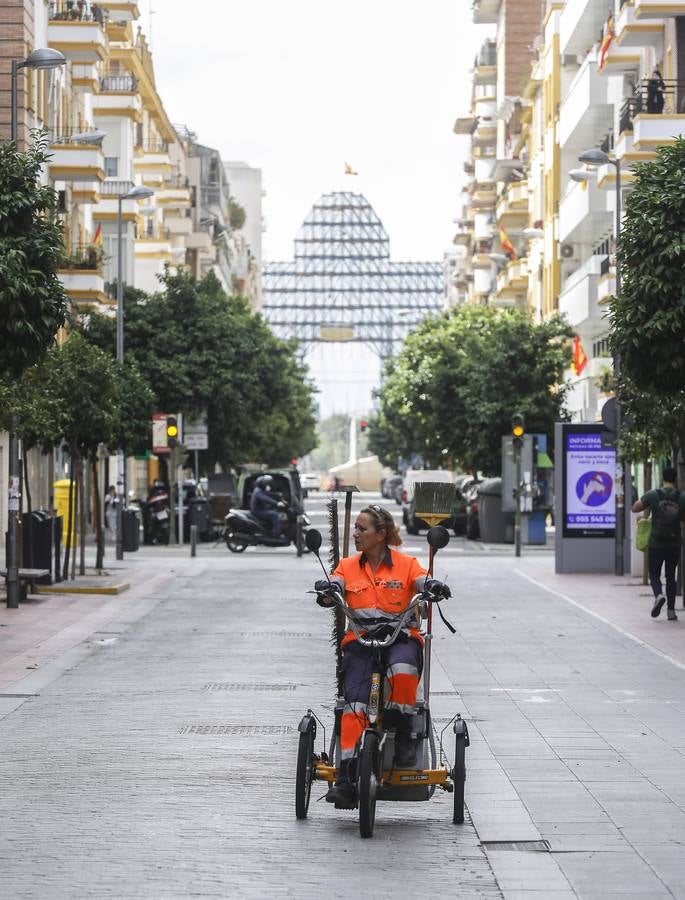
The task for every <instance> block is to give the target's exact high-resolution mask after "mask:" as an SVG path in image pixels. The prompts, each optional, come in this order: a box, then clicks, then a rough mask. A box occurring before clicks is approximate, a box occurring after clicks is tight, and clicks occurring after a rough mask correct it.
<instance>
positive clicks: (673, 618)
mask: <svg viewBox="0 0 685 900" xmlns="http://www.w3.org/2000/svg"><path fill="white" fill-rule="evenodd" d="M666 618H667V619H668V621H669V622H677V621H678V616H677V615H676V611H675V609H667V610H666Z"/></svg>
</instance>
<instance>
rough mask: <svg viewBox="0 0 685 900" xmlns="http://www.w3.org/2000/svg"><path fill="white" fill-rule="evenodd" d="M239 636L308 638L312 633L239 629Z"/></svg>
mask: <svg viewBox="0 0 685 900" xmlns="http://www.w3.org/2000/svg"><path fill="white" fill-rule="evenodd" d="M240 637H285V638H310V637H314V635H313V634H312V632H311V631H241V632H240Z"/></svg>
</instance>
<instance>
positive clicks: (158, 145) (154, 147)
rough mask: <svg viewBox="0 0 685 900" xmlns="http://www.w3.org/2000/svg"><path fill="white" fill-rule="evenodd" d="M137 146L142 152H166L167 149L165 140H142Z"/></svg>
mask: <svg viewBox="0 0 685 900" xmlns="http://www.w3.org/2000/svg"><path fill="white" fill-rule="evenodd" d="M138 146H139V147H140V148H141V149H142V150H143V152H144V153H166V152H167V151H168V150H169V144H168V143H167V141H142V142H141V143H140V144H138Z"/></svg>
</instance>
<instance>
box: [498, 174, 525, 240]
mask: <svg viewBox="0 0 685 900" xmlns="http://www.w3.org/2000/svg"><path fill="white" fill-rule="evenodd" d="M496 215H497V224H498V225H499V227H500V228H504V229H505V230H506V231H509V232H515V231H521V230H522V229H523V228H525V227H526V225H527V224H528V182H527V181H510V182H509V184H507V185H506V187H505V188H504V190H503V191H502V195H501V197H500V199H499V201H498V203H497V213H496Z"/></svg>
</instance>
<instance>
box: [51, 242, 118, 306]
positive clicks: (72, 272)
mask: <svg viewBox="0 0 685 900" xmlns="http://www.w3.org/2000/svg"><path fill="white" fill-rule="evenodd" d="M57 276H58V277H59V280H60V281H61V282H62V284H63V285H64V289H65V291H66V292H67V294H68V295H69V297H71V299H72V300H73V301H74V303H75V304H77V305H82V304H85V305H88V306H91V305H92V304H94V303H106V302H107V295H106V294H105V279H104V276H103V271H102V252H101V251H100V250H99V248H97V247H95V246H94V245H93V244H79V245H77V246H75V247H72V249H71V252H70V253H69V256H68V258H67V259H66V260H65V261H64V262H63V263H62V265H61V266H60V268H59V270H58V272H57Z"/></svg>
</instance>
